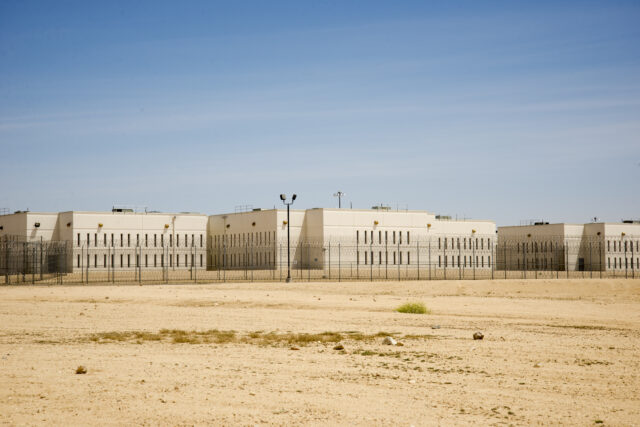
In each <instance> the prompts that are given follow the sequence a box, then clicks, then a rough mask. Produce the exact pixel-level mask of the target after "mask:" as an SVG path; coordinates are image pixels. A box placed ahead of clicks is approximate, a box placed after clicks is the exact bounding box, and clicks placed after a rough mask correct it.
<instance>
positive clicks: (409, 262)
mask: <svg viewBox="0 0 640 427" xmlns="http://www.w3.org/2000/svg"><path fill="white" fill-rule="evenodd" d="M408 244H409V232H408V231H407V245H408ZM459 263H460V256H458V264H459ZM410 264H411V252H408V251H407V265H410Z"/></svg>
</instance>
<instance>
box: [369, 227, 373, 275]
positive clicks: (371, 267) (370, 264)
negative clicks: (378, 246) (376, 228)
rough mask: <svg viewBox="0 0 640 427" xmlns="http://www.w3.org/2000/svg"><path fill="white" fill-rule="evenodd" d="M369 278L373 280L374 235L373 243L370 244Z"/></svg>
mask: <svg viewBox="0 0 640 427" xmlns="http://www.w3.org/2000/svg"><path fill="white" fill-rule="evenodd" d="M369 258H370V259H369V261H371V262H370V263H369V271H370V273H369V280H370V281H372V282H373V236H371V243H370V244H369Z"/></svg>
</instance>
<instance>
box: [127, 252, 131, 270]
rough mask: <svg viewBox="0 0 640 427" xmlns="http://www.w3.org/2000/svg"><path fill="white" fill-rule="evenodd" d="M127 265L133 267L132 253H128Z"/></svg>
mask: <svg viewBox="0 0 640 427" xmlns="http://www.w3.org/2000/svg"><path fill="white" fill-rule="evenodd" d="M127 267H129V268H131V255H130V254H127Z"/></svg>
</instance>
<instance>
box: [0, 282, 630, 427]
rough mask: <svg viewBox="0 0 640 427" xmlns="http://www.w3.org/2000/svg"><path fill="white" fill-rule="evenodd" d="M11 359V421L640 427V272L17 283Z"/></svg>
mask: <svg viewBox="0 0 640 427" xmlns="http://www.w3.org/2000/svg"><path fill="white" fill-rule="evenodd" d="M405 302H423V303H424V304H425V305H426V306H427V307H428V308H429V309H430V310H431V313H430V314H404V313H398V312H396V311H394V309H395V308H396V307H398V306H399V305H401V304H403V303H405ZM207 331H208V332H207ZM476 331H481V332H483V333H484V339H483V340H481V341H480V340H474V339H473V338H472V335H473V333H474V332H476ZM324 332H326V333H324ZM322 333H324V334H322ZM314 334H315V335H314ZM387 334H392V335H393V336H394V337H395V338H396V339H397V340H398V341H400V342H401V343H402V344H404V345H403V346H388V345H383V344H382V340H383V336H384V335H387ZM338 344H341V345H342V346H343V347H344V350H336V349H334V347H335V346H336V345H338ZM0 355H1V359H0V423H2V424H7V425H15V424H20V425H23V424H56V425H69V424H72V425H76V424H84V425H87V424H101V425H104V424H107V425H109V424H143V425H145V424H146V425H158V424H160V425H167V424H168V425H204V424H216V425H256V424H275V425H301V424H305V425H306V424H312V425H318V424H325V425H336V424H341V425H352V424H357V425H400V426H402V425H404V426H410V425H414V426H420V425H439V424H442V425H461V424H462V425H464V424H482V425H525V424H526V425H529V424H545V425H548V424H567V425H638V424H640V393H639V392H638V390H640V377H639V376H640V280H623V279H620V280H613V279H608V280H597V279H593V280H529V281H525V280H513V281H505V280H501V281H495V282H492V281H467V282H456V281H446V282H445V281H441V282H435V281H434V282H376V283H365V282H359V283H344V282H343V283H292V284H284V283H251V284H248V283H242V284H237V283H236V284H233V283H232V284H229V283H227V284H215V285H170V286H169V285H163V286H64V287H56V286H48V287H32V286H9V287H7V286H3V287H0ZM79 365H83V366H85V367H86V369H87V372H86V374H76V368H77V367H78V366H79Z"/></svg>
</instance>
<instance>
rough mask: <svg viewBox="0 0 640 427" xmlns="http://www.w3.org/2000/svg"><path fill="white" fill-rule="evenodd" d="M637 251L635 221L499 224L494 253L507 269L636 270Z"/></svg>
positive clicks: (639, 232)
mask: <svg viewBox="0 0 640 427" xmlns="http://www.w3.org/2000/svg"><path fill="white" fill-rule="evenodd" d="M639 254H640V222H637V221H625V222H620V223H603V222H600V223H588V224H565V223H559V224H549V223H544V222H539V223H535V224H533V225H526V226H510V227H499V228H498V246H497V249H496V256H497V260H498V265H500V266H504V268H506V269H507V270H542V271H621V270H629V271H635V270H639V269H640V256H639Z"/></svg>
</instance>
